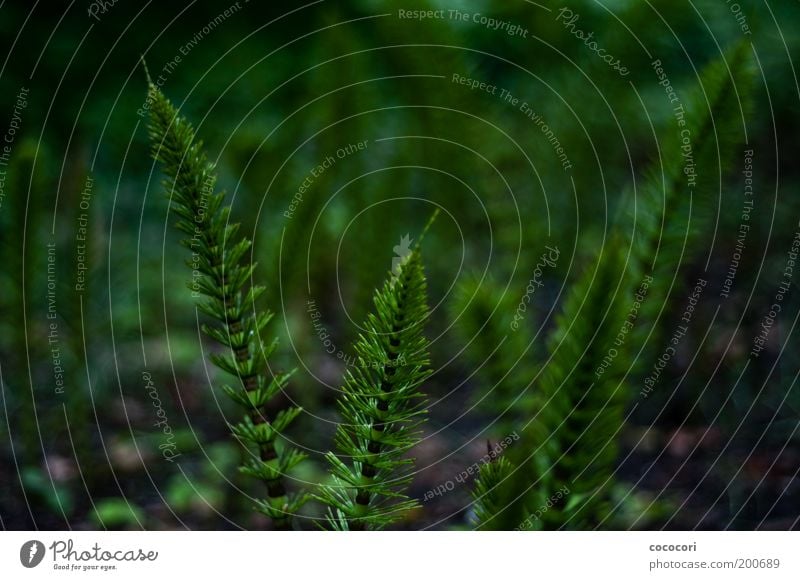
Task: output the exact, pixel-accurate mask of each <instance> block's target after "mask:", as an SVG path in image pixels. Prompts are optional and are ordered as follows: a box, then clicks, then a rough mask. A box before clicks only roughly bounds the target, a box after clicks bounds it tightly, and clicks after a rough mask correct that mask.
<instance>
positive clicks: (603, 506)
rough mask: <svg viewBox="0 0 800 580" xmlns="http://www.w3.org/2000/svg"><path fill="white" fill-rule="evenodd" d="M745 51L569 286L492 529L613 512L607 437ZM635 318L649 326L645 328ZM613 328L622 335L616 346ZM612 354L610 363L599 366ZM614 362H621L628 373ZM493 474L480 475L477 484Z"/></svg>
mask: <svg viewBox="0 0 800 580" xmlns="http://www.w3.org/2000/svg"><path fill="white" fill-rule="evenodd" d="M747 50H748V45H747V44H745V43H740V44H739V45H738V46H737V47H735V48H734V49H733V50H732V51H731V52H730V53H729V55H728V58H726V59H725V60H720V61H717V62H713V63H711V64H710V65H709V66H708V67H707V68H706V69H705V70H704V71H703V73H702V75H701V82H700V84H701V86H700V87H699V88H698V89H696V90H695V91H694V93H693V95H691V96H690V99H689V100H688V101H687V104H688V107H687V109H686V116H685V117H681V121H683V124H682V125H680V127H684V128H685V130H686V133H685V134H688V135H690V136H691V144H689V145H688V147H689V149H688V151H687V148H686V143H684V142H683V141H682V139H679V138H678V137H676V135H677V136H680V135H681V133H680V131H679V130H678V131H676V130H675V129H674V128H673V127H670V128H669V130H668V133H667V134H666V137H665V138H664V139H663V141H662V142H663V143H664V147H663V155H664V160H663V166H662V167H663V173H661V172H659V171H657V169H658V166H657V165H656V166H655V167H653V168H651V169H649V170H648V172H647V176H646V183H645V185H644V188H643V192H642V195H641V196H640V197H639V198H638V200H637V202H638V203H637V205H636V220H635V224H636V226H637V227H636V228H635V229H634V230H633V232H632V233H631V234H630V235H621V236H615V237H614V238H613V239H612V240H611V242H610V243H609V245H608V246H607V247H605V248H603V249H602V250H601V254H600V256H599V257H598V263H597V266H596V268H594V269H589V270H587V271H585V272H584V273H583V274H582V276H581V277H580V278H579V279H578V280H577V281H576V282H575V283H574V284H573V286H572V288H571V289H570V292H569V294H568V297H567V299H566V301H565V303H564V306H563V311H562V314H561V315H560V316H559V317H558V318H557V320H556V326H555V330H554V331H553V333H552V335H551V336H550V338H549V340H548V352H549V360H548V362H547V365H546V366H545V367H544V368H543V369H542V371H541V373H540V375H539V377H538V379H537V380H536V381H535V383H534V385H533V387H534V388H535V389H536V391H535V393H534V396H535V400H536V401H537V403H536V409H535V413H534V414H533V416H532V417H531V420H530V423H529V425H528V426H527V427H526V428H525V429H524V431H523V435H522V438H523V441H522V442H521V444H520V445H517V446H515V447H514V449H513V450H510V452H509V458H508V459H509V460H510V462H511V464H512V465H514V466H516V467H515V468H513V469H512V471H511V473H510V474H509V476H507V477H505V478H501V480H500V481H499V482H498V483H497V486H498V490H497V491H496V494H497V496H498V497H499V498H500V499H499V500H495V501H492V502H491V503H488V504H486V508H487V509H486V510H485V511H489V510H490V509H493V510H494V513H493V514H488V515H489V516H491V518H492V519H493V520H494V522H495V523H494V525H493V526H492V527H496V528H499V529H513V528H516V527H519V526H520V521H521V517H522V518H524V521H525V522H528V523H529V524H531V525H530V526H527V527H528V528H534V529H555V528H573V529H575V528H578V529H580V528H592V527H597V526H599V525H601V524H602V523H603V522H605V521H607V519H608V518H610V517H613V515H614V514H613V506H612V504H611V499H610V496H611V494H610V491H611V490H612V489H613V485H614V473H615V465H616V456H617V447H618V443H617V441H618V439H619V437H618V435H619V431H620V429H621V428H622V423H623V417H624V411H625V409H626V407H627V406H628V404H629V403H630V400H631V396H630V392H631V389H630V388H629V380H630V376H629V375H630V374H631V373H632V372H634V371H635V370H636V369H638V368H640V367H641V366H642V363H641V362H640V361H641V360H642V359H647V360H650V358H651V353H650V352H649V350H651V349H647V348H646V347H647V346H648V345H647V343H648V339H650V340H651V342H653V341H654V340H653V339H657V338H658V335H657V333H656V332H655V330H656V329H657V326H655V324H656V322H657V321H658V318H659V317H660V315H661V313H660V312H659V309H662V308H664V307H665V304H666V303H667V301H668V299H669V296H670V290H671V284H672V283H671V279H672V278H674V277H675V276H676V275H677V271H678V269H679V268H680V266H681V262H682V258H683V256H684V252H685V250H686V248H687V247H692V246H694V245H696V244H697V243H698V242H699V240H700V239H701V237H702V236H703V234H704V233H706V232H707V231H708V230H709V229H710V228H709V227H708V225H709V222H710V214H711V212H709V211H708V209H707V207H708V206H709V205H710V203H709V201H710V199H712V194H713V191H712V185H713V183H714V180H713V179H712V178H711V175H710V170H711V168H717V167H718V168H719V171H720V173H719V175H722V171H723V170H724V168H725V167H726V166H727V165H728V164H729V161H730V158H731V156H732V153H733V152H734V149H735V147H736V145H737V144H738V143H739V142H740V140H741V135H742V132H741V131H738V130H737V126H738V125H739V124H740V123H741V122H742V121H743V117H742V115H743V113H746V112H747V103H748V102H749V96H750V93H751V90H752V70H751V61H750V59H749V56H748V54H747ZM695 168H698V169H697V171H699V172H700V175H699V176H698V175H696V174H695ZM703 171H705V172H706V173H705V174H704V173H703ZM693 208H695V211H694V212H693V211H692V210H693ZM696 208H701V209H700V211H697V209H696ZM693 214H694V215H693ZM634 304H638V306H636V307H634V306H633V305H634ZM643 322H646V323H647V324H651V325H652V326H651V327H650V328H651V330H650V331H649V333H648V332H647V327H646V326H645V327H644V328H643V324H642V323H643ZM622 329H624V332H623V330H622ZM620 333H623V334H624V335H628V333H630V336H629V337H628V338H627V340H625V339H623V340H622V343H620V341H619V336H620ZM636 345H638V347H639V351H638V352H637V351H636V350H635V348H636ZM612 348H613V349H615V352H616V356H615V357H613V359H612V360H611V362H607V360H608V358H609V352H610V349H612ZM643 353H644V354H643ZM623 361H631V362H630V365H629V366H630V367H631V368H626V365H625V364H624V363H623ZM493 476H494V474H492V473H486V474H484V473H482V477H483V478H484V479H492V478H494V479H496V478H495V477H493ZM481 485H482V486H483V487H484V488H485V487H486V482H484V483H482V484H481ZM557 490H567V493H569V498H568V499H566V497H564V498H563V499H564V500H563V501H561V500H559V501H557V502H555V503H554V505H552V507H550V506H549V504H547V505H548V507H549V509H548V510H541V506H542V505H545V502H546V501H548V500H551V499H552V498H553V497H556V496H558V494H557ZM478 491H481V490H476V493H477V492H478ZM486 491H487V490H485V489H484V490H482V491H481V495H483V496H485V495H486ZM563 495H564V496H565V495H566V494H563ZM558 497H559V498H560V497H561V496H558ZM550 503H553V502H552V501H551V502H550ZM534 513H536V514H543V515H537V516H536V517H533V516H532V515H531V514H534ZM482 517H483V518H485V517H486V516H485V515H484V516H482Z"/></svg>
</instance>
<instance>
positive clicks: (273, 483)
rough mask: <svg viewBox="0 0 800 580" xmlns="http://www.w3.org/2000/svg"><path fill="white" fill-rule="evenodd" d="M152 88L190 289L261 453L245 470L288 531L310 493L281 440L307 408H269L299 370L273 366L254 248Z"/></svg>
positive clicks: (153, 125)
mask: <svg viewBox="0 0 800 580" xmlns="http://www.w3.org/2000/svg"><path fill="white" fill-rule="evenodd" d="M148 82H149V90H148V105H149V109H150V117H149V119H150V124H149V133H150V141H151V144H152V154H153V157H154V159H156V160H157V161H159V162H161V164H162V166H163V170H164V173H165V175H166V176H167V180H166V182H165V184H164V186H165V190H166V192H167V194H168V195H169V198H170V202H171V209H172V211H173V213H174V214H175V215H176V216H177V218H178V219H177V222H176V224H175V226H176V227H177V228H178V229H179V230H180V231H181V232H182V233H183V234H184V235H185V236H186V237H185V238H184V239H183V245H184V246H185V247H186V248H187V249H189V250H190V251H191V252H192V257H191V258H190V259H189V260H188V261H187V264H188V265H189V267H190V268H191V269H192V271H193V275H192V281H191V282H190V283H189V286H190V288H192V289H193V290H194V291H195V292H197V293H198V294H199V295H202V296H203V297H204V298H205V300H203V301H201V302H199V303H198V307H199V308H200V310H201V311H202V312H204V313H205V314H206V315H207V316H208V317H209V318H211V319H212V320H214V321H215V322H214V324H204V325H203V326H202V329H203V332H204V333H205V334H206V335H208V336H209V337H211V338H212V339H214V340H215V341H216V342H217V343H219V344H220V345H221V346H222V347H224V349H225V351H224V352H223V353H221V354H213V355H211V359H212V361H213V362H214V364H216V366H217V367H219V368H220V369H222V370H223V371H225V372H227V373H228V374H230V375H232V376H233V377H235V378H236V379H237V382H238V384H237V385H236V386H234V387H231V386H227V385H226V386H223V389H224V391H225V393H227V395H228V396H229V397H230V398H231V399H232V400H233V401H235V402H236V403H237V404H238V405H239V406H240V407H241V408H242V410H243V412H244V417H243V418H242V420H241V421H239V422H238V423H237V424H235V425H232V426H231V430H232V432H233V434H234V435H235V436H236V437H237V438H238V439H239V440H240V441H242V442H243V443H244V444H246V445H250V446H251V447H253V448H255V451H254V452H250V454H249V458H248V459H247V461H246V463H245V464H244V465H242V466H241V467H240V469H241V471H242V472H244V473H246V474H247V475H250V476H252V477H255V478H257V479H260V480H262V481H263V482H264V483H265V485H266V489H267V498H266V500H257V504H256V506H257V509H259V510H260V511H262V512H263V513H264V514H265V515H267V516H268V517H269V518H270V519H271V520H272V521H273V522H274V524H275V526H276V527H278V528H286V527H288V526H290V524H291V522H290V519H291V517H292V515H294V514H295V513H296V512H297V510H298V509H299V508H300V507H301V506H302V505H303V503H305V501H306V500H307V499H308V495H307V494H305V493H303V492H299V493H290V492H289V491H287V488H286V484H285V474H286V473H287V472H288V471H289V470H290V469H291V468H292V467H294V466H295V465H297V464H298V463H299V462H300V461H302V460H303V459H304V458H305V454H303V453H302V452H300V451H298V450H296V449H293V448H290V447H288V446H287V445H282V444H280V443H279V442H278V439H279V437H280V435H281V433H282V432H283V431H284V430H285V429H286V428H287V427H288V426H289V424H290V423H291V422H292V421H293V420H294V419H295V418H296V417H297V416H298V415H299V414H300V412H301V409H300V408H299V407H289V408H287V409H284V410H282V411H280V412H279V413H278V414H277V415H276V416H275V417H273V418H271V419H270V418H268V416H267V411H266V406H267V404H268V403H269V402H270V401H271V400H272V399H273V397H275V396H276V395H277V394H278V393H279V392H281V391H282V389H283V388H284V387H285V385H286V383H287V381H288V380H289V377H290V376H291V375H292V373H293V371H290V372H277V373H272V372H271V371H270V369H269V367H268V365H267V360H268V358H269V357H270V355H271V354H272V353H273V351H274V350H275V348H276V346H277V339H276V340H273V341H271V342H270V343H269V344H264V343H263V342H262V338H261V334H262V331H263V330H264V328H265V327H266V326H267V324H268V323H269V322H270V320H271V319H272V316H273V315H272V313H271V312H269V311H266V310H262V309H259V308H258V306H257V300H258V298H259V297H260V296H261V295H262V294H263V292H264V289H265V288H264V287H263V286H259V285H255V284H253V285H249V287H248V284H249V282H250V279H251V276H252V274H253V271H254V269H255V267H256V265H255V264H247V263H245V262H244V257H245V255H246V254H247V252H248V250H249V249H250V247H251V245H252V243H251V241H250V240H249V239H248V238H247V237H245V236H242V235H240V234H239V225H238V224H236V223H231V222H230V217H231V208H230V206H225V205H223V201H224V197H225V194H224V193H223V192H218V191H216V180H217V177H216V173H215V170H214V166H213V165H212V164H211V163H209V161H208V159H207V158H206V155H205V153H204V151H203V145H202V142H201V141H199V140H197V139H196V137H195V132H194V129H193V128H192V126H191V125H190V123H189V122H188V121H187V120H186V119H185V118H183V117H181V116H180V115H179V114H178V111H177V110H176V109H175V107H174V106H173V105H172V103H170V101H169V100H168V99H167V98H166V97H165V96H164V95H163V94H162V93H161V91H160V90H159V89H158V88H157V87H156V86H155V85H154V84H153V83H152V81H149V77H148Z"/></svg>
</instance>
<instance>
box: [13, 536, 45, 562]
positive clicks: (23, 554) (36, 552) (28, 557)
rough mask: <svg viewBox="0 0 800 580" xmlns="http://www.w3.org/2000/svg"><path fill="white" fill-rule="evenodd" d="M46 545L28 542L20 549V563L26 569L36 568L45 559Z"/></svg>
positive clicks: (32, 541)
mask: <svg viewBox="0 0 800 580" xmlns="http://www.w3.org/2000/svg"><path fill="white" fill-rule="evenodd" d="M44 553H45V548H44V544H43V543H41V542H40V541H39V540H28V541H27V542H25V543H24V544H22V547H21V548H20V549H19V561H20V562H21V563H22V565H23V566H25V567H26V568H35V567H36V566H38V565H39V564H40V563H41V562H42V560H43V559H44Z"/></svg>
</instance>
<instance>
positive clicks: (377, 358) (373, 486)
mask: <svg viewBox="0 0 800 580" xmlns="http://www.w3.org/2000/svg"><path fill="white" fill-rule="evenodd" d="M426 293H427V292H426V281H425V275H424V272H423V267H422V258H421V256H420V250H419V245H417V246H416V248H415V249H414V250H413V251H412V252H411V253H410V254H409V255H408V256H407V257H406V258H405V259H404V260H403V261H402V262H401V263H400V264H399V267H398V268H397V271H396V272H395V273H393V274H392V275H391V276H390V277H389V279H388V280H387V281H386V283H385V284H384V285H383V288H381V289H380V290H378V291H377V292H376V293H375V297H374V303H375V312H374V313H372V314H370V315H369V316H368V317H367V320H366V323H365V328H366V331H365V332H364V333H363V334H361V335H360V337H359V339H358V341H357V342H356V344H355V351H356V355H357V359H358V363H357V365H356V367H355V368H353V369H351V370H348V371H347V374H346V375H345V381H344V386H343V387H342V393H341V397H340V400H339V409H340V411H341V415H342V423H341V424H340V425H339V427H338V429H337V432H336V438H335V439H336V446H337V448H338V450H339V452H340V454H341V456H342V457H343V458H344V459H341V458H340V457H338V456H337V455H335V454H334V453H328V455H327V459H328V461H329V463H330V466H331V477H332V480H333V483H331V484H329V485H325V486H323V487H322V489H321V493H320V496H319V499H320V500H321V501H322V502H323V503H325V504H327V505H328V506H329V508H330V509H329V512H328V518H327V519H328V523H329V525H330V527H331V528H333V529H338V530H375V529H380V528H383V527H385V526H386V525H388V524H390V523H392V522H394V521H396V520H397V519H399V518H401V517H402V516H403V515H404V514H405V513H406V512H408V510H410V509H412V508H414V507H416V506H417V502H416V501H415V500H411V499H409V498H408V496H407V495H406V490H407V488H408V485H409V482H410V481H411V473H410V472H411V465H412V464H413V460H412V459H409V458H407V457H405V455H406V453H407V452H408V451H409V450H410V449H411V448H412V447H413V446H414V445H416V444H417V443H418V442H419V438H420V434H419V431H418V428H419V426H420V424H421V421H422V415H423V414H424V412H425V410H424V408H423V395H422V394H421V393H420V391H419V386H420V385H421V384H422V383H423V381H425V379H426V378H427V377H428V376H429V375H430V372H431V371H430V370H429V369H428V365H429V360H428V359H429V354H428V349H429V342H428V340H427V339H426V338H425V336H424V335H423V327H424V325H425V323H426V321H427V319H428V306H427V302H426V300H427V298H426ZM346 461H347V462H346Z"/></svg>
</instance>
